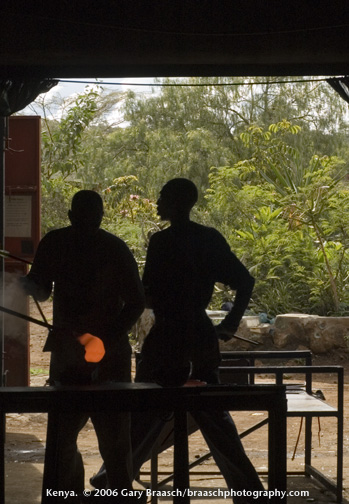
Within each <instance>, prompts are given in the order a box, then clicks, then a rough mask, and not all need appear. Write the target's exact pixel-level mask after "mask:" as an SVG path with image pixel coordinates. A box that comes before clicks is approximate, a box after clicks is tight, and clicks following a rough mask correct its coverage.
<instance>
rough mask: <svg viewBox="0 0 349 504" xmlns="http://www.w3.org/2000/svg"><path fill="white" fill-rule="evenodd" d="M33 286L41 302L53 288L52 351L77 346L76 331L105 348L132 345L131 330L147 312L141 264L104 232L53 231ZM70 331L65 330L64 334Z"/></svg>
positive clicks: (38, 260)
mask: <svg viewBox="0 0 349 504" xmlns="http://www.w3.org/2000/svg"><path fill="white" fill-rule="evenodd" d="M27 279H28V282H31V283H32V285H34V286H35V288H34V291H35V292H34V293H35V294H36V296H37V297H38V299H39V300H44V299H47V298H48V297H49V295H50V294H51V291H52V289H53V325H54V326H55V327H57V328H58V329H63V331H58V332H57V333H56V334H55V333H54V337H53V338H52V342H51V343H50V344H52V347H51V348H50V346H49V347H48V350H51V351H52V350H53V351H54V352H56V353H58V354H60V353H61V354H62V355H63V354H64V355H63V357H62V358H63V359H65V360H68V357H70V355H69V352H74V349H75V348H76V349H77V350H78V349H79V346H74V345H73V346H72V347H71V348H70V350H69V352H68V351H67V350H66V349H67V348H68V347H69V338H70V334H71V332H72V331H74V332H76V333H86V332H88V333H91V334H93V335H95V336H98V337H100V338H101V339H102V340H103V341H104V343H105V346H106V350H107V351H109V350H110V348H111V349H117V347H118V345H119V347H120V346H125V345H128V341H127V332H128V330H129V329H130V328H131V327H132V325H133V324H134V323H135V322H136V320H137V319H138V317H139V316H140V314H141V312H142V310H143V308H144V293H143V287H142V284H141V281H140V278H139V273H138V268H137V264H136V262H135V260H134V257H133V255H132V253H131V252H130V250H129V249H128V247H127V245H126V244H125V243H124V242H123V241H122V240H121V239H119V238H118V237H116V236H114V235H112V234H111V233H108V232H106V231H105V230H103V229H99V230H98V231H97V232H96V233H95V234H93V235H90V236H89V235H84V234H82V233H79V232H77V231H76V230H75V229H73V228H72V227H71V226H70V227H66V228H62V229H58V230H55V231H51V232H49V233H48V234H47V235H46V236H45V237H44V238H43V239H42V240H41V242H40V244H39V247H38V250H37V253H36V255H35V259H34V263H33V266H32V268H31V271H30V273H29V275H28V276H27ZM64 330H66V331H64Z"/></svg>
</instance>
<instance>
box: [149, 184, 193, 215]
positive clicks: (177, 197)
mask: <svg viewBox="0 0 349 504" xmlns="http://www.w3.org/2000/svg"><path fill="white" fill-rule="evenodd" d="M197 200H198V190H197V188H196V186H195V184H194V183H193V182H192V181H191V180H188V179H186V178H175V179H172V180H170V181H169V182H167V183H166V184H165V185H164V186H163V188H162V189H161V191H160V197H159V199H158V201H157V205H158V214H159V215H160V217H161V219H163V220H175V219H177V218H181V217H189V213H190V210H191V209H192V208H193V206H194V205H195V203H196V202H197Z"/></svg>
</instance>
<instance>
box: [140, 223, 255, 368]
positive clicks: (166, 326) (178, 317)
mask: <svg viewBox="0 0 349 504" xmlns="http://www.w3.org/2000/svg"><path fill="white" fill-rule="evenodd" d="M216 282H221V283H223V284H225V285H229V286H230V288H231V289H233V290H236V291H237V295H236V298H235V303H234V307H233V309H232V310H231V312H230V313H229V314H228V315H227V317H226V319H225V321H224V325H225V326H226V327H227V328H228V329H230V330H232V331H234V330H236V329H237V327H238V325H239V322H240V319H241V317H242V315H243V313H244V311H245V309H246V307H247V305H248V302H249V299H250V296H251V292H252V288H253V284H254V280H253V278H252V277H251V275H250V274H249V272H248V271H247V269H246V268H245V266H243V264H242V263H241V262H240V261H239V260H238V259H237V257H236V256H235V255H234V254H233V253H232V252H231V250H230V247H229V245H228V243H227V242H226V240H225V239H224V238H223V236H222V235H221V234H220V233H219V232H218V231H216V230H215V229H213V228H209V227H205V226H202V225H199V224H197V223H194V222H191V221H190V222H188V223H186V224H184V225H181V226H178V227H176V226H171V227H169V228H167V229H165V230H164V231H160V232H158V233H155V234H154V235H153V236H152V238H151V240H150V243H149V247H148V253H147V260H146V265H145V270H144V275H143V285H144V288H145V292H146V298H147V299H148V300H149V304H150V306H151V307H152V308H153V310H154V313H155V319H156V325H155V327H154V329H153V331H152V332H151V334H150V335H149V336H148V338H149V337H150V340H149V341H148V342H147V339H146V341H145V343H144V347H143V354H144V356H145V357H146V358H147V359H151V360H153V361H154V363H155V364H156V359H162V360H167V359H168V356H169V355H170V354H172V357H173V359H172V361H173V360H174V359H175V360H178V361H180V360H181V359H182V358H183V356H184V360H185V359H190V360H191V361H192V362H193V364H194V366H195V367H196V368H199V367H211V368H212V367H214V366H217V364H218V362H219V351H218V342H217V336H216V334H215V331H214V328H213V326H212V324H211V322H210V320H209V319H208V317H207V315H206V313H205V309H206V308H207V305H208V303H209V301H210V299H211V296H212V293H213V289H214V285H215V283H216ZM160 348H161V349H162V352H161V353H160ZM154 355H155V358H154ZM170 360H171V359H170ZM170 360H169V361H168V362H170ZM182 360H183V359H182Z"/></svg>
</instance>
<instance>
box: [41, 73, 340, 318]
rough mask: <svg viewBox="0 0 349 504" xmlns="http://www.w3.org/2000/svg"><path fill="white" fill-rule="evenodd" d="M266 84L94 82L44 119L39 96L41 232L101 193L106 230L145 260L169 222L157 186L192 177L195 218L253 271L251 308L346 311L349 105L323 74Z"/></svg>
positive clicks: (45, 107)
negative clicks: (320, 78) (162, 217)
mask: <svg viewBox="0 0 349 504" xmlns="http://www.w3.org/2000/svg"><path fill="white" fill-rule="evenodd" d="M271 80H273V81H275V79H270V81H269V82H268V81H266V80H265V79H261V78H255V79H245V82H244V84H245V85H237V84H238V82H239V81H240V82H241V79H236V78H227V77H224V78H223V77H217V78H214V79H212V78H210V79H207V78H195V79H194V78H190V79H185V83H186V84H188V85H187V86H185V87H181V86H177V87H175V86H167V87H166V86H163V87H161V88H160V91H159V90H158V88H157V89H155V88H154V90H153V93H152V95H151V96H144V95H140V94H136V93H135V92H128V93H120V92H115V93H112V94H106V93H105V92H104V91H103V88H102V86H99V87H97V88H88V89H87V90H86V91H85V92H84V93H83V94H81V95H79V96H77V97H75V99H74V100H73V101H68V102H65V103H64V104H63V106H61V107H60V109H59V110H60V111H61V114H60V116H59V117H57V115H54V116H51V117H50V118H49V109H50V104H47V103H43V102H42V103H41V106H42V107H43V110H44V112H45V113H44V115H43V117H44V120H43V137H42V174H43V232H46V231H47V230H48V229H50V228H52V227H59V226H61V225H64V223H65V222H66V211H67V208H68V205H69V201H70V199H71V196H72V194H73V193H74V192H75V191H76V190H78V189H80V188H94V189H96V190H98V191H99V192H100V193H101V194H102V195H103V198H104V202H105V209H106V211H105V218H104V223H103V225H104V227H106V228H107V229H109V230H110V231H111V232H114V233H116V234H118V235H120V236H121V237H122V238H124V239H125V240H126V241H127V242H128V244H129V245H130V247H131V249H132V250H133V252H134V253H135V255H136V258H137V260H138V262H139V264H140V265H142V263H143V261H144V256H145V251H146V246H147V242H148V239H149V235H150V234H151V233H152V232H153V231H154V230H157V229H160V228H161V227H163V226H164V223H161V222H159V220H158V218H157V215H156V204H155V202H156V199H157V195H158V192H159V190H160V188H161V187H162V185H163V184H164V183H165V182H166V181H167V180H169V179H170V178H173V177H178V176H184V177H188V178H190V179H192V180H193V181H194V182H195V183H196V184H197V186H198V188H199V190H200V200H199V204H198V206H197V207H195V209H194V210H193V218H194V219H195V220H197V221H199V222H202V223H204V224H207V225H213V226H215V227H216V228H218V229H219V230H220V231H221V232H222V233H223V234H224V235H225V236H226V238H227V239H228V241H229V243H230V245H231V246H232V248H233V250H234V251H235V252H236V254H237V255H238V257H240V258H241V259H242V261H243V262H244V263H245V264H246V266H247V267H248V268H249V269H250V271H251V273H252V274H253V275H254V276H255V278H256V287H255V291H254V295H253V308H254V309H255V310H256V311H261V310H262V311H267V312H268V313H270V314H272V315H275V314H277V313H281V312H290V311H298V312H308V313H317V314H339V313H341V314H343V313H349V289H348V282H349V267H348V260H349V238H348V236H349V229H348V225H349V224H348V223H349V219H348V214H349V206H348V205H349V191H348V182H347V180H348V178H347V164H346V162H345V161H344V160H346V159H347V156H348V147H347V146H348V123H347V105H346V104H345V102H344V101H341V99H340V98H339V96H338V95H337V94H336V93H335V92H334V91H333V89H332V88H330V87H329V86H328V85H327V84H326V83H319V82H306V83H302V84H296V83H293V84H292V83H290V84H277V85H275V84H272V83H271ZM162 82H163V83H164V84H170V83H172V84H173V83H174V82H177V84H181V83H182V84H183V83H184V81H183V79H181V80H178V81H174V80H173V79H171V80H168V79H164V80H163V81H162ZM212 84H214V85H212ZM112 111H113V113H114V115H113V117H114V120H111V119H110V117H111V112H112ZM220 299H222V295H221V296H220V297H217V299H216V303H219V302H220V301H219V300H220ZM218 306H219V305H218Z"/></svg>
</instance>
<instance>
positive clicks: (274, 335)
mask: <svg viewBox="0 0 349 504" xmlns="http://www.w3.org/2000/svg"><path fill="white" fill-rule="evenodd" d="M237 335H238V336H242V337H244V338H247V339H250V340H252V341H254V342H255V343H258V345H254V344H253V343H246V342H243V341H240V340H238V339H235V338H233V339H232V340H230V341H229V342H227V343H221V345H220V346H221V349H222V350H252V349H255V350H300V349H302V350H304V349H309V350H311V351H312V352H313V353H314V354H324V353H327V352H330V351H332V350H343V352H346V351H348V345H349V317H319V316H317V315H305V314H299V313H289V314H285V315H278V316H277V317H276V319H275V321H274V323H273V324H262V323H260V321H259V317H243V320H242V321H241V324H240V327H239V330H238V332H237Z"/></svg>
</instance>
